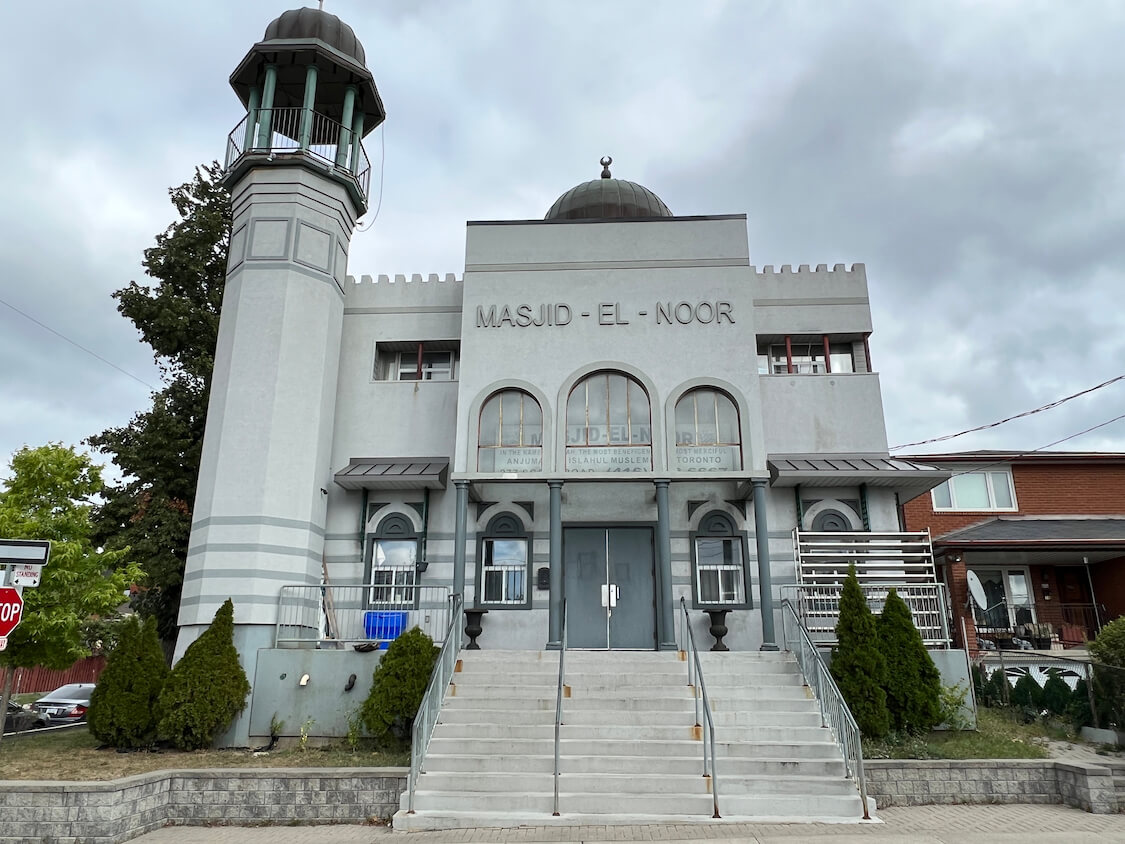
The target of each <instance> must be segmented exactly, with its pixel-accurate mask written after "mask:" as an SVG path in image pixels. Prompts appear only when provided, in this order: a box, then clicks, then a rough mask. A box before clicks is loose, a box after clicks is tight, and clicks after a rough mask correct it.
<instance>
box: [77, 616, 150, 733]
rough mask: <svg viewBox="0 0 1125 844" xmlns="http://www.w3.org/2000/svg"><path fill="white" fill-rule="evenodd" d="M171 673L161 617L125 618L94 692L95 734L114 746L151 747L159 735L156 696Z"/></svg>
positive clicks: (90, 716)
mask: <svg viewBox="0 0 1125 844" xmlns="http://www.w3.org/2000/svg"><path fill="white" fill-rule="evenodd" d="M167 679H168V663H166V662H165V661H164V651H163V650H161V648H160V638H159V636H157V634H156V619H155V618H152V617H150V618H148V619H146V620H145V622H144V623H143V624H142V623H141V620H140V617H138V616H135V615H134V616H132V617H130V618H129V619H127V620H126V621H125V622H123V623H122V625H121V627H120V632H119V636H118V639H117V645H116V647H114V649H113V650H112V651H110V653H109V658H108V660H107V661H106V666H105V670H104V671H103V672H102V674H101V676H100V677H99V678H98V685H97V687H96V688H95V689H94V693H93V694H92V695H90V711H89V712H88V713H87V714H86V721H87V723H88V724H89V728H90V734H91V735H93V736H94V738H96V739H97V740H98V741H100V742H102V743H103V744H108V745H110V746H112V747H120V748H135V747H149V746H150V745H151V744H152V743H153V742H154V741H156V725H157V723H158V722H159V720H160V709H159V706H158V705H157V701H158V699H159V698H160V692H161V690H162V689H163V688H164V682H165V680H167Z"/></svg>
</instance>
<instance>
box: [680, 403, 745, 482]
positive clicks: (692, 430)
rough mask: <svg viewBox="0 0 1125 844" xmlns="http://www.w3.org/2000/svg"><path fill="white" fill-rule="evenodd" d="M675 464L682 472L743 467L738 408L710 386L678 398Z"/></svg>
mask: <svg viewBox="0 0 1125 844" xmlns="http://www.w3.org/2000/svg"><path fill="white" fill-rule="evenodd" d="M676 468H677V469H679V470H680V471H681V472H728V471H737V470H739V469H741V468H742V436H741V434H740V430H739V426H738V408H736V407H735V405H734V402H733V401H731V398H730V396H728V395H727V394H726V393H722V392H720V391H718V390H715V389H712V388H710V387H704V388H702V389H699V390H692V391H691V392H690V393H687V394H685V395H684V396H683V397H682V398H680V400H679V401H678V402H676Z"/></svg>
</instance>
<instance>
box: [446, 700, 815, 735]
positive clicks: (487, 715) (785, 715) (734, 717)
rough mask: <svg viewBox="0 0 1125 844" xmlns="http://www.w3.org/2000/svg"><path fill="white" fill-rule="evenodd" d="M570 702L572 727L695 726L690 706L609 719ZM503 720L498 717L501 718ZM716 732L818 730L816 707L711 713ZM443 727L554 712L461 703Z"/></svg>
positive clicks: (542, 721) (536, 721)
mask: <svg viewBox="0 0 1125 844" xmlns="http://www.w3.org/2000/svg"><path fill="white" fill-rule="evenodd" d="M568 703H569V701H565V700H564V701H563V721H564V722H565V723H567V724H573V725H576V726H577V725H582V724H586V725H599V724H605V723H607V722H611V723H614V724H617V725H619V726H622V727H637V726H645V725H648V724H651V725H653V726H659V727H677V726H682V725H683V724H694V723H695V709H694V707H693V706H691V705H690V702H689V704H688V705H687V706H685V707H683V708H682V709H666V710H660V711H652V710H631V711H626V710H618V711H616V712H613V713H612V717H609V718H608V721H607V713H606V712H605V711H603V710H599V709H584V708H576V707H569V706H567V704H568ZM501 715H502V717H499V716H501ZM712 717H713V718H714V720H715V728H716V730H718V729H721V728H723V727H736V726H771V727H785V726H793V727H817V726H820V723H821V721H820V713H819V711H818V710H817V708H816V705H815V703H813V704H811V705H810V706H807V707H806V706H804V705H800V706H799V708H798V707H797V706H795V707H794V708H793V709H792V710H791V711H786V710H776V709H769V710H761V711H742V712H724V711H718V712H713V713H712ZM439 723H442V724H484V723H492V724H505V725H512V726H535V725H538V726H543V725H550V726H551V727H554V724H555V708H554V706H551V707H538V706H537V707H535V708H527V707H523V708H517V709H507V710H497V709H485V708H474V707H472V706H469V705H466V704H465V702H464V699H462V700H461V701H460V702H459V703H458V705H457V706H446V707H445V708H444V709H442V711H441V716H440V722H439Z"/></svg>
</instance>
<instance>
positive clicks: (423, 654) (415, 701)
mask: <svg viewBox="0 0 1125 844" xmlns="http://www.w3.org/2000/svg"><path fill="white" fill-rule="evenodd" d="M437 655H438V648H437V647H435V645H434V640H433V639H431V638H430V637H429V636H427V635H426V634H425V633H423V632H422V631H421V630H420V629H419V628H417V627H414V628H412V629H411V630H407V631H406V632H405V633H403V634H401V635H400V636H399V637H398V638H396V639H395V640H394V641H392V642H391V644H390V645H389V646H388V647H387V650H386V653H384V654H383V658H382V659H381V660H379V664H378V665H377V666H376V667H375V674H374V675H373V676H372V681H371V691H370V692H369V693H368V695H367V699H366V700H365V701H364V702H363V707H362V709H361V710H360V717H361V718H362V719H363V724H364V726H365V727H367V732H368V733H369V734H370V735H371V736H372V737H373V738H374V739H375V742H376V744H377V745H378V746H379V747H380V748H383V749H385V750H403V749H405V748H407V747H408V746H409V744H410V733H411V728H412V727H413V725H414V716H415V715H417V714H418V706H419V705H420V704H421V703H422V696H423V695H424V694H425V693H426V686H427V685H428V684H429V682H430V674H431V673H432V672H433V670H434V663H435V662H436V661H437Z"/></svg>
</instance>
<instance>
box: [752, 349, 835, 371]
mask: <svg viewBox="0 0 1125 844" xmlns="http://www.w3.org/2000/svg"><path fill="white" fill-rule="evenodd" d="M790 351H791V352H792V355H791V356H790V354H789V352H787V351H786V349H785V346H784V344H781V345H773V346H769V347H768V350H767V352H766V354H759V355H758V374H759V375H820V374H822V373H827V372H828V366H827V365H826V364H825V361H824V343H823V342H819V343H792V344H791V345H790ZM828 355H829V357H828V363H830V364H831V365H832V373H833V374H837V373H841V372H855V358H854V357H853V355H852V347H851V344H850V343H830V344H829V346H828ZM790 357H792V360H793V371H792V372H790V371H789V360H790Z"/></svg>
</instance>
